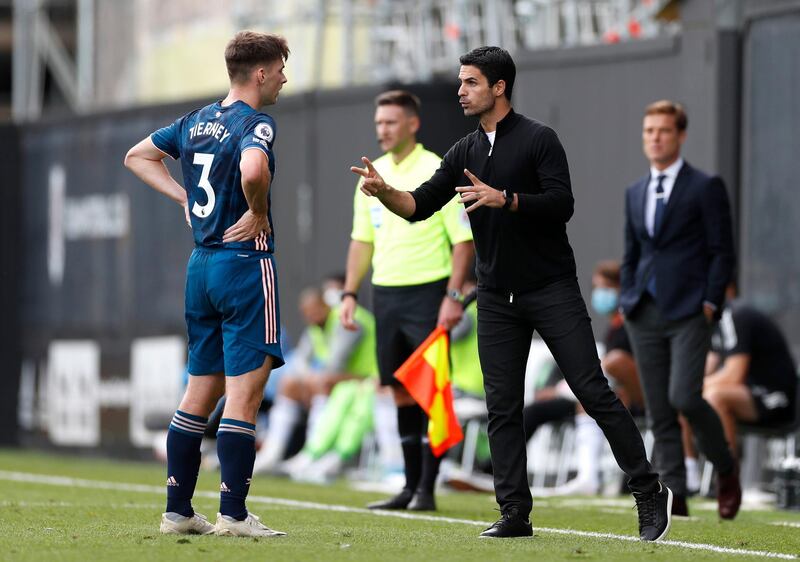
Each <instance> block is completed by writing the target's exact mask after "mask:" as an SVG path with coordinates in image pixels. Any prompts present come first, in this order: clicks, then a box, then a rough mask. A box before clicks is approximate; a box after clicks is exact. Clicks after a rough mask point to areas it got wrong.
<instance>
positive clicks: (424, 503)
mask: <svg viewBox="0 0 800 562" xmlns="http://www.w3.org/2000/svg"><path fill="white" fill-rule="evenodd" d="M408 510H409V511H436V498H435V497H434V496H433V494H431V493H430V492H426V491H424V490H417V493H416V494H414V499H413V500H411V503H409V504H408Z"/></svg>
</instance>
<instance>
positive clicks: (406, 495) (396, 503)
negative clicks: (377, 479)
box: [367, 488, 414, 509]
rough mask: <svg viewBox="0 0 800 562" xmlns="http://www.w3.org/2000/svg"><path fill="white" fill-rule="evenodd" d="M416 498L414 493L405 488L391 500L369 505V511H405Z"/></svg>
mask: <svg viewBox="0 0 800 562" xmlns="http://www.w3.org/2000/svg"><path fill="white" fill-rule="evenodd" d="M413 497H414V492H412V491H411V490H407V489H406V488H403V489H402V490H401V491H400V493H399V494H397V495H396V496H394V497H392V498H389V499H388V500H381V501H377V502H372V503H370V504H367V508H368V509H405V508H407V507H408V504H409V503H410V502H411V498H413Z"/></svg>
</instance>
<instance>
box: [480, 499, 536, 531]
mask: <svg viewBox="0 0 800 562" xmlns="http://www.w3.org/2000/svg"><path fill="white" fill-rule="evenodd" d="M480 536H481V538H490V539H507V538H512V537H532V536H533V527H531V520H530V519H528V518H527V517H523V516H522V515H520V513H519V508H517V507H516V506H514V507H509V508H508V509H507V510H506V511H504V512H503V514H502V515H501V516H500V519H498V520H497V521H495V522H494V524H493V525H492V526H491V527H489V528H488V529H486V530H485V531H484V532H482V533H481V534H480Z"/></svg>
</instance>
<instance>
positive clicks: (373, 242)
mask: <svg viewBox="0 0 800 562" xmlns="http://www.w3.org/2000/svg"><path fill="white" fill-rule="evenodd" d="M419 108H420V102H419V99H418V98H417V97H416V96H415V95H413V94H411V93H409V92H406V91H404V90H391V91H388V92H383V93H382V94H380V95H379V96H378V97H377V98H376V99H375V132H376V134H377V137H378V143H379V144H380V146H381V148H382V149H383V150H384V151H385V152H386V153H385V154H384V155H383V156H381V157H380V158H378V159H377V160H375V165H374V166H375V168H377V169H379V170H380V171H381V173H382V174H383V175H385V176H386V177H387V178H389V179H390V181H391V182H392V183H393V184H394V185H396V186H397V187H398V188H400V189H413V188H414V187H416V186H418V185H419V184H420V183H421V182H423V181H425V179H426V178H429V177H430V176H431V174H433V173H434V172H435V171H436V169H437V168H438V167H439V163H440V162H441V158H439V156H437V155H436V154H434V153H433V152H430V151H428V150H425V148H424V147H423V146H422V144H420V143H418V142H417V139H416V134H417V131H418V130H419V127H420V120H419ZM448 199H449V201H443V202H442V204H441V205H439V208H441V211H439V212H436V213H435V214H434V213H433V212H431V213H430V214H429V216H431V215H432V217H431V219H430V220H427V221H425V222H423V223H416V224H412V223H410V222H408V221H407V220H405V219H402V218H400V217H398V216H396V215H394V214H392V213H390V212H388V211H387V210H386V209H385V208H384V207H383V205H381V204H380V202H378V201H377V200H376V199H371V198H368V197H366V196H365V195H364V194H363V193H361V192H360V191H359V190H358V189H356V190H355V199H354V202H353V230H352V233H351V235H350V237H351V241H350V248H349V249H348V253H347V277H346V279H345V287H344V290H345V292H344V293H343V297H342V306H341V308H340V315H341V318H342V323H343V324H344V326H345V327H351V326H352V322H353V311H354V310H355V305H356V292H357V291H358V288H359V286H360V285H361V281H362V280H363V279H364V277H365V275H366V273H367V271H368V270H369V267H370V264H371V265H372V285H373V304H374V307H375V327H376V332H377V334H376V340H377V354H378V370H379V371H380V376H381V384H383V385H386V386H390V387H391V388H392V394H393V395H394V400H395V404H396V405H397V426H398V431H399V433H400V441H401V444H402V447H403V462H404V469H405V476H406V484H405V486H404V488H403V490H401V491H400V493H399V494H397V495H396V496H394V497H392V498H388V499H386V500H383V501H378V502H375V503H372V504H370V505H369V506H368V507H370V508H371V509H410V510H412V511H433V510H435V509H436V500H435V496H434V485H435V483H436V476H437V475H438V473H439V463H440V461H441V459H440V458H438V457H436V456H435V455H434V454H433V452H432V451H431V448H430V445H429V443H428V442H427V428H428V418H427V416H426V415H425V412H424V411H423V410H422V408H420V407H419V406H418V405H417V403H416V402H415V401H414V399H413V398H412V397H411V395H410V394H409V393H408V391H407V390H406V389H405V387H403V386H402V385H401V384H400V383H399V382H398V381H397V379H395V378H394V372H395V371H396V370H397V369H398V367H400V365H402V364H403V363H404V362H405V360H406V359H408V357H409V356H410V355H411V354H412V353H413V351H414V350H415V349H416V348H417V347H419V345H420V344H422V342H423V341H425V338H427V337H428V335H430V333H431V332H432V331H433V330H434V328H436V326H437V324H438V325H441V326H444V327H445V328H446V329H448V330H449V329H451V328H452V327H453V326H455V325H456V324H457V323H458V321H459V320H461V317H462V315H463V307H462V305H461V302H460V301H461V300H462V299H463V297H462V295H461V289H462V284H463V283H464V278H465V276H466V273H467V270H468V269H469V267H470V265H472V262H473V259H474V256H475V252H474V249H473V244H472V231H471V230H470V226H469V220H468V219H467V217H466V213H464V209H463V208H462V207H461V205H460V204H459V203H458V198H457V197H455V193H450V197H449V198H448ZM435 210H437V211H438V208H437V209H435Z"/></svg>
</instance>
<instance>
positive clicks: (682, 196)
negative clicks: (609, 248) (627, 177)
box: [620, 162, 735, 320]
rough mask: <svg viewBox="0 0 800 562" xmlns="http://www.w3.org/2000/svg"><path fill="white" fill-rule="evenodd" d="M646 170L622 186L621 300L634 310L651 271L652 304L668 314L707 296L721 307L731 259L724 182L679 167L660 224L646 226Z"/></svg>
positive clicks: (693, 307) (677, 315)
mask: <svg viewBox="0 0 800 562" xmlns="http://www.w3.org/2000/svg"><path fill="white" fill-rule="evenodd" d="M649 183H650V175H649V174H648V175H647V176H645V177H643V178H641V179H640V180H639V181H637V182H636V183H634V184H633V185H631V186H630V187H628V189H627V191H626V192H625V256H624V258H623V260H622V271H621V276H622V278H621V283H622V286H621V289H620V306H621V307H622V310H623V312H624V313H625V314H626V315H627V316H631V315H632V314H633V313H635V309H636V307H637V305H638V304H639V302H640V301H641V299H642V295H643V294H644V292H645V288H646V287H647V280H648V279H649V276H650V275H655V276H656V290H657V298H656V305H657V306H658V308H659V310H660V311H661V314H662V316H663V317H664V318H666V319H668V320H680V319H682V318H686V317H688V316H692V315H694V314H698V313H700V312H701V311H702V309H703V303H704V302H706V301H707V302H710V303H712V304H714V305H715V306H716V307H717V310H721V309H722V304H723V302H724V300H725V287H726V286H727V284H728V282H729V281H730V280H731V277H732V275H733V268H734V263H735V257H734V251H733V230H732V225H731V209H730V203H729V202H728V194H727V192H726V190H725V185H724V184H723V183H722V180H721V179H720V178H719V177H718V176H713V177H711V176H708V175H706V174H705V173H703V172H701V171H700V170H697V169H695V168H693V167H691V166H690V165H689V164H688V163H687V162H684V164H683V166H682V167H681V169H680V170H679V172H678V175H677V177H676V178H675V184H674V186H673V188H672V193H671V194H670V197H669V201H668V202H667V205H666V208H665V210H664V217H663V219H662V223H661V228H660V229H659V230H658V232H655V233H654V235H653V237H651V236H650V234H649V233H648V232H647V228H646V227H645V203H646V201H647V186H648V184H649Z"/></svg>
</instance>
